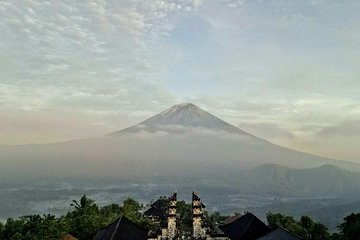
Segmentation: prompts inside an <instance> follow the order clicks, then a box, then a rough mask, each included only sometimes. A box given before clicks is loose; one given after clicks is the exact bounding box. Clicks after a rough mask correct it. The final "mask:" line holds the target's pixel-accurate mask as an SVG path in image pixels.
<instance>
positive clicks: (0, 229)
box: [0, 222, 5, 239]
mask: <svg viewBox="0 0 360 240" xmlns="http://www.w3.org/2000/svg"><path fill="white" fill-rule="evenodd" d="M4 228H5V226H4V224H3V223H2V222H0V239H3V234H4Z"/></svg>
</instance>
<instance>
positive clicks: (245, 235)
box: [219, 213, 271, 240]
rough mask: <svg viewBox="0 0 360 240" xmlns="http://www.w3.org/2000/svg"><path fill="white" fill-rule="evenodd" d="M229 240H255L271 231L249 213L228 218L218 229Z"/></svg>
mask: <svg viewBox="0 0 360 240" xmlns="http://www.w3.org/2000/svg"><path fill="white" fill-rule="evenodd" d="M219 228H220V229H221V230H222V231H223V232H224V234H225V235H226V236H227V237H228V238H230V239H231V240H256V239H258V238H259V237H261V236H264V235H265V234H267V233H269V232H270V231H271V229H270V228H269V227H268V226H266V225H265V223H263V222H262V221H261V220H260V219H258V218H257V217H256V216H254V215H253V214H251V213H246V214H245V215H243V216H235V217H230V218H228V219H227V220H225V224H223V225H222V226H220V227H219Z"/></svg>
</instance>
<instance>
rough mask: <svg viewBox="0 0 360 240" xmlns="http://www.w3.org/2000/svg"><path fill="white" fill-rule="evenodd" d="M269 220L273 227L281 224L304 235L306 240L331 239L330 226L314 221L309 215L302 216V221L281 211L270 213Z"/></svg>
mask: <svg viewBox="0 0 360 240" xmlns="http://www.w3.org/2000/svg"><path fill="white" fill-rule="evenodd" d="M267 222H268V225H269V226H270V227H272V228H275V227H277V226H281V227H283V228H285V229H287V230H288V231H290V232H292V233H294V234H296V235H298V236H300V237H302V238H303V239H304V240H327V239H330V234H329V230H328V228H327V227H326V226H325V225H323V224H321V223H317V222H314V221H313V220H312V219H311V218H310V217H308V216H302V217H301V218H300V221H297V220H295V218H294V217H291V216H285V215H282V214H280V213H276V214H273V213H268V214H267Z"/></svg>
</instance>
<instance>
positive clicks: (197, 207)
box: [153, 192, 207, 240]
mask: <svg viewBox="0 0 360 240" xmlns="http://www.w3.org/2000/svg"><path fill="white" fill-rule="evenodd" d="M167 202H168V204H167V209H166V216H164V219H166V221H165V222H163V223H162V224H161V226H162V229H161V235H160V236H157V237H156V238H154V239H167V240H172V239H178V237H179V235H180V231H179V226H178V225H179V223H178V215H177V211H176V204H177V193H176V192H175V193H174V194H173V195H172V196H171V197H169V198H168V201H167ZM155 205H156V202H155V203H154V206H155ZM159 207H160V208H161V207H163V206H156V207H155V208H154V209H153V210H154V211H155V212H156V211H157V210H156V208H159ZM204 208H205V205H204V204H203V203H202V202H201V199H200V197H199V194H198V193H196V192H193V193H192V202H191V220H192V226H191V230H190V231H191V239H206V238H207V235H206V229H205V228H204Z"/></svg>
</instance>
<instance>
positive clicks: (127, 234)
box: [93, 216, 149, 240]
mask: <svg viewBox="0 0 360 240" xmlns="http://www.w3.org/2000/svg"><path fill="white" fill-rule="evenodd" d="M148 232H149V231H148V230H147V229H145V228H142V227H140V226H138V225H136V224H135V223H133V222H132V221H130V220H129V219H127V218H126V217H124V216H123V217H120V218H118V219H117V220H115V221H114V222H113V223H111V224H110V225H109V226H107V227H105V228H103V229H101V230H100V231H98V232H97V233H96V235H95V237H94V239H93V240H145V239H147V236H148Z"/></svg>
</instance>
